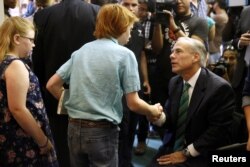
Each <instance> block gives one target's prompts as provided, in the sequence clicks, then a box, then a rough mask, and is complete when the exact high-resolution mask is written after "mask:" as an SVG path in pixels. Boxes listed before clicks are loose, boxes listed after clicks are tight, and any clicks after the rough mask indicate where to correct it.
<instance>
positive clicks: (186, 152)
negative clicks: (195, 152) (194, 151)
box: [182, 148, 192, 158]
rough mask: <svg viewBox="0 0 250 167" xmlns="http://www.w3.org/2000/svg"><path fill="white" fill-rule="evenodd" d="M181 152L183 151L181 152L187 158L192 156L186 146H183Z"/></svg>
mask: <svg viewBox="0 0 250 167" xmlns="http://www.w3.org/2000/svg"><path fill="white" fill-rule="evenodd" d="M182 153H183V154H184V155H185V157H187V158H190V157H192V155H191V153H190V151H189V149H188V148H185V149H184V150H182Z"/></svg>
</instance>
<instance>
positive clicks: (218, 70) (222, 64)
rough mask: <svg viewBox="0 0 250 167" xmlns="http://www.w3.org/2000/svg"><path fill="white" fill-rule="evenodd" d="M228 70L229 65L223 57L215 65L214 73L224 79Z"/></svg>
mask: <svg viewBox="0 0 250 167" xmlns="http://www.w3.org/2000/svg"><path fill="white" fill-rule="evenodd" d="M227 68H228V63H227V62H226V60H225V59H224V58H223V57H220V59H219V61H218V62H217V63H216V64H215V65H214V68H213V70H212V71H213V73H215V74H217V75H219V76H220V77H223V76H224V75H225V74H226V72H227Z"/></svg>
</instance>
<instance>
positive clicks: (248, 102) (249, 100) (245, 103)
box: [242, 96, 250, 107]
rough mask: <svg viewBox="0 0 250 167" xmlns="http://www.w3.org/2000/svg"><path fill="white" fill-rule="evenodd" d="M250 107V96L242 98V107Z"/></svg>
mask: <svg viewBox="0 0 250 167" xmlns="http://www.w3.org/2000/svg"><path fill="white" fill-rule="evenodd" d="M249 105H250V96H243V98H242V107H245V106H249Z"/></svg>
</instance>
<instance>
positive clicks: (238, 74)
mask: <svg viewBox="0 0 250 167" xmlns="http://www.w3.org/2000/svg"><path fill="white" fill-rule="evenodd" d="M249 15H250V6H247V7H245V8H243V10H242V12H241V15H240V20H239V23H238V27H237V31H236V34H235V37H234V39H233V45H234V47H235V48H237V49H238V52H239V56H238V60H237V66H236V69H235V72H234V74H235V77H234V79H233V81H232V87H233V88H234V90H235V93H236V104H237V111H239V112H240V113H243V111H242V109H241V104H242V101H241V98H242V89H243V86H244V81H245V77H246V75H247V66H249V63H250V62H249V61H250V46H249V45H250V22H249V21H247V20H248V19H249ZM247 48H248V49H247ZM247 52H248V54H246V53H247Z"/></svg>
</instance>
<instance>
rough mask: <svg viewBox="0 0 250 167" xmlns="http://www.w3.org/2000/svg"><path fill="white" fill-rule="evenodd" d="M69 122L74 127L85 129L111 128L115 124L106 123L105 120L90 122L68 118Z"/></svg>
mask: <svg viewBox="0 0 250 167" xmlns="http://www.w3.org/2000/svg"><path fill="white" fill-rule="evenodd" d="M69 122H70V123H72V124H75V125H79V126H81V127H85V128H113V127H116V125H115V124H113V123H111V122H109V121H106V120H99V121H91V120H86V119H74V118H69Z"/></svg>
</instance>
